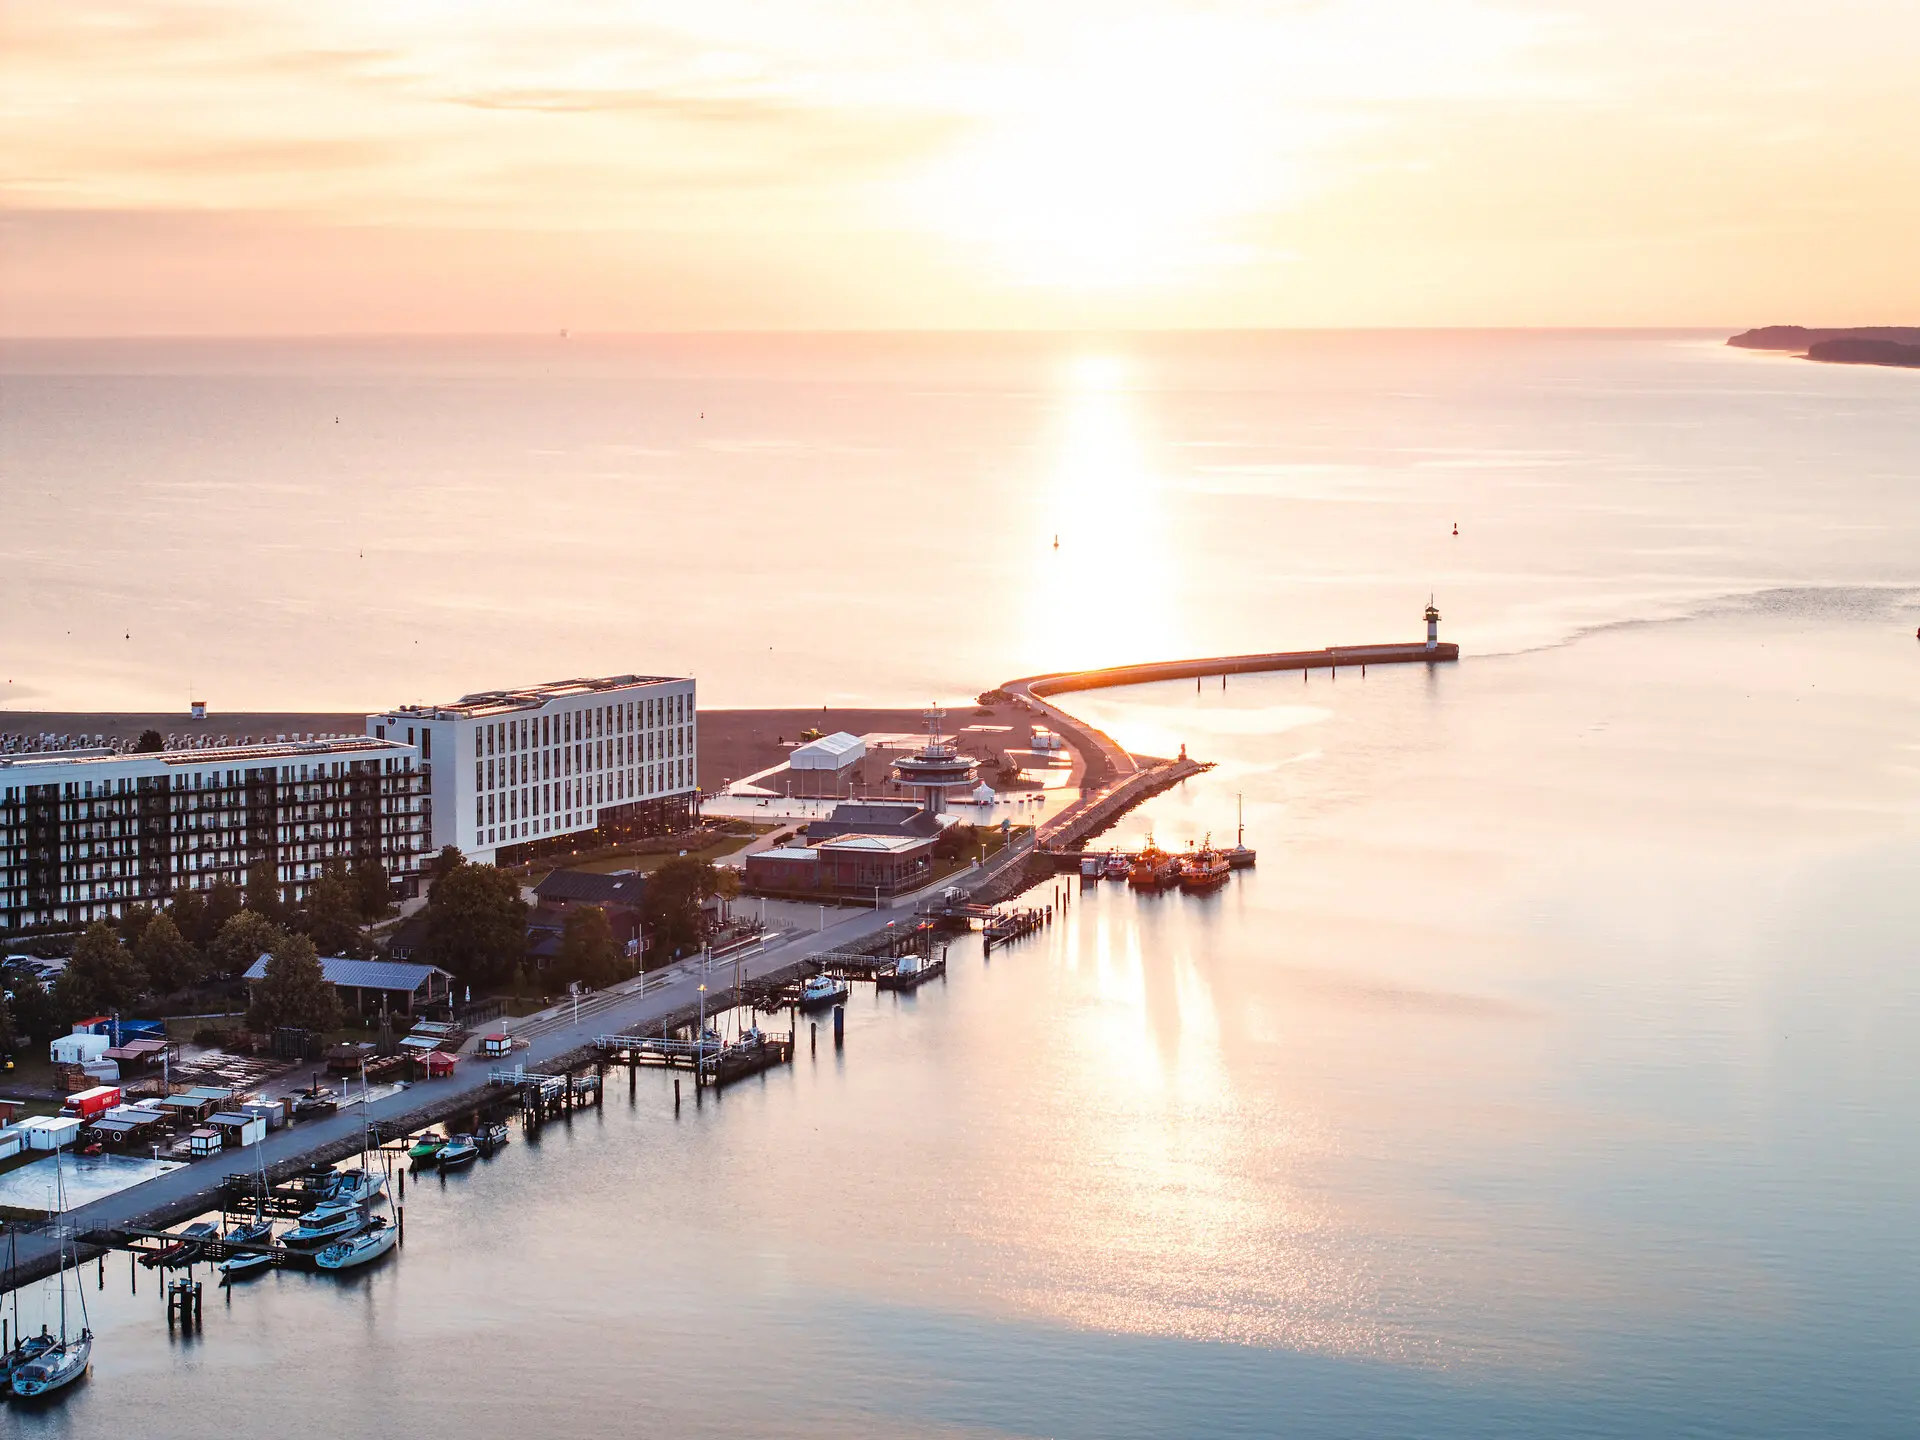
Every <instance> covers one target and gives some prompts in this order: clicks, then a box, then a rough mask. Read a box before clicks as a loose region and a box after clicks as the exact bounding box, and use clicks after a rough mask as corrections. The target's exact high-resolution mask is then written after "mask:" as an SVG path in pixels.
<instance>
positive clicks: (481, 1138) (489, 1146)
mask: <svg viewBox="0 0 1920 1440" xmlns="http://www.w3.org/2000/svg"><path fill="white" fill-rule="evenodd" d="M512 1138H513V1131H512V1130H510V1129H509V1128H508V1127H507V1122H506V1121H504V1120H495V1121H494V1122H493V1123H492V1124H490V1125H482V1126H481V1127H480V1133H479V1134H478V1135H476V1136H474V1140H475V1142H476V1143H477V1144H478V1145H479V1146H480V1153H481V1154H482V1155H491V1154H493V1152H494V1151H496V1150H499V1149H502V1148H504V1147H505V1146H506V1144H507V1142H508V1141H509V1140H511V1139H512Z"/></svg>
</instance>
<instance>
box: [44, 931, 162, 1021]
mask: <svg viewBox="0 0 1920 1440" xmlns="http://www.w3.org/2000/svg"><path fill="white" fill-rule="evenodd" d="M146 988H147V977H146V974H145V972H144V971H142V970H141V968H140V962H139V961H138V960H136V959H134V958H133V956H132V954H131V953H129V951H128V950H127V947H126V946H124V945H122V944H121V943H120V937H119V936H118V935H116V934H115V933H114V929H113V927H112V926H111V925H109V924H107V922H106V921H104V920H96V921H94V922H93V924H91V925H89V926H88V927H87V932H86V934H84V935H82V936H81V937H80V938H79V939H78V940H77V941H75V942H74V946H73V958H72V959H71V960H69V961H68V962H67V968H66V969H65V970H62V971H61V972H60V978H59V979H58V980H56V981H54V985H53V994H54V1003H55V1005H56V1006H57V1007H58V1009H59V1010H60V1011H61V1012H62V1013H63V1014H65V1015H67V1016H69V1017H72V1018H76V1019H77V1018H79V1017H81V1016H86V1015H104V1014H106V1012H107V1011H109V1010H131V1009H132V1008H133V1006H134V1003H135V1002H136V1001H138V1000H139V998H140V996H141V994H142V992H144V991H145V990H146Z"/></svg>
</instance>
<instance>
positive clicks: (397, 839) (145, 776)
mask: <svg viewBox="0 0 1920 1440" xmlns="http://www.w3.org/2000/svg"><path fill="white" fill-rule="evenodd" d="M416 755H417V752H416V751H415V749H414V747H413V746H411V745H408V744H406V743H404V742H400V741H393V740H375V739H366V738H362V737H360V736H343V737H335V738H332V739H326V740H308V741H297V740H296V741H291V742H288V741H281V742H279V743H273V744H260V745H229V746H221V747H217V748H215V747H194V748H189V749H182V750H166V751H159V752H153V753H147V754H115V753H112V752H110V751H104V750H96V751H85V750H81V751H74V750H64V751H49V752H45V753H39V754H20V755H4V756H0V933H4V932H7V931H18V930H23V929H29V928H35V927H41V926H45V927H51V928H62V929H64V928H69V927H78V926H82V925H86V924H88V923H90V922H91V921H94V920H112V919H114V918H115V917H117V916H119V915H122V914H124V913H125V912H126V910H127V909H128V908H130V907H132V906H134V905H150V906H160V905H164V904H166V903H167V902H168V900H169V899H170V897H172V896H173V895H174V894H176V893H178V892H179V891H182V890H207V889H210V888H212V886H213V885H214V884H215V883H216V882H218V881H222V880H225V881H228V882H230V883H232V884H234V885H237V886H240V887H241V888H242V889H245V887H246V883H247V877H248V871H249V869H250V868H251V867H252V866H254V865H256V864H266V865H268V866H270V867H271V869H272V873H273V876H274V878H275V880H276V882H277V883H278V885H279V887H280V891H281V898H282V899H283V900H285V901H286V902H288V903H291V904H298V903H300V902H301V901H302V900H304V899H305V898H306V894H307V886H308V885H309V884H310V883H311V882H312V881H313V880H315V879H317V878H318V877H319V875H320V871H321V868H322V867H323V866H325V865H326V864H327V863H328V862H330V861H344V862H345V863H346V864H348V865H359V864H361V863H363V862H365V861H368V860H374V861H378V862H379V864H380V865H381V866H382V867H383V868H384V869H385V870H386V872H387V874H388V876H389V877H391V878H392V879H393V880H395V881H397V882H399V883H400V884H402V885H403V886H410V884H411V882H412V881H413V880H414V878H415V877H416V876H417V875H418V874H419V871H420V868H421V866H422V864H423V863H424V861H425V859H426V856H427V840H426V829H425V825H426V816H425V799H424V794H423V792H422V788H421V787H422V779H423V777H422V775H421V773H420V771H419V769H418V768H417V767H416Z"/></svg>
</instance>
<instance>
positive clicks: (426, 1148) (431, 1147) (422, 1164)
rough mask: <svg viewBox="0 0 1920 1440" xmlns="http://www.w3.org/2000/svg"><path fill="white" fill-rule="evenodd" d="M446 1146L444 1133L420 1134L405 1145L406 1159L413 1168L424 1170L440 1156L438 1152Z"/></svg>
mask: <svg viewBox="0 0 1920 1440" xmlns="http://www.w3.org/2000/svg"><path fill="white" fill-rule="evenodd" d="M446 1147H447V1137H446V1136H444V1135H431V1134H430V1135H422V1136H421V1137H420V1138H419V1139H418V1140H416V1141H414V1142H413V1144H412V1145H410V1146H408V1147H407V1159H409V1160H411V1161H412V1162H413V1168H414V1169H416V1170H424V1169H426V1168H427V1167H428V1166H429V1165H432V1164H433V1163H435V1162H436V1161H437V1160H439V1158H440V1152H441V1151H442V1150H444V1149H446Z"/></svg>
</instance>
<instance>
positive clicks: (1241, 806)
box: [1227, 795, 1253, 870]
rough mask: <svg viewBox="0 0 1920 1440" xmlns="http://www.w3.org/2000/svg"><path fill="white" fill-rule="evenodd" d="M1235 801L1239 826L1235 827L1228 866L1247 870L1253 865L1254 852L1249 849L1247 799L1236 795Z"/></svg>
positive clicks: (1228, 852)
mask: <svg viewBox="0 0 1920 1440" xmlns="http://www.w3.org/2000/svg"><path fill="white" fill-rule="evenodd" d="M1233 800H1234V806H1235V816H1236V818H1237V820H1238V824H1237V825H1236V827H1235V832H1234V841H1233V848H1232V849H1231V850H1229V851H1227V864H1228V865H1229V866H1230V867H1231V868H1233V869H1235V870H1246V869H1249V868H1250V867H1251V866H1252V865H1253V851H1251V850H1249V849H1248V848H1247V797H1246V796H1244V795H1236V796H1234V797H1233Z"/></svg>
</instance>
